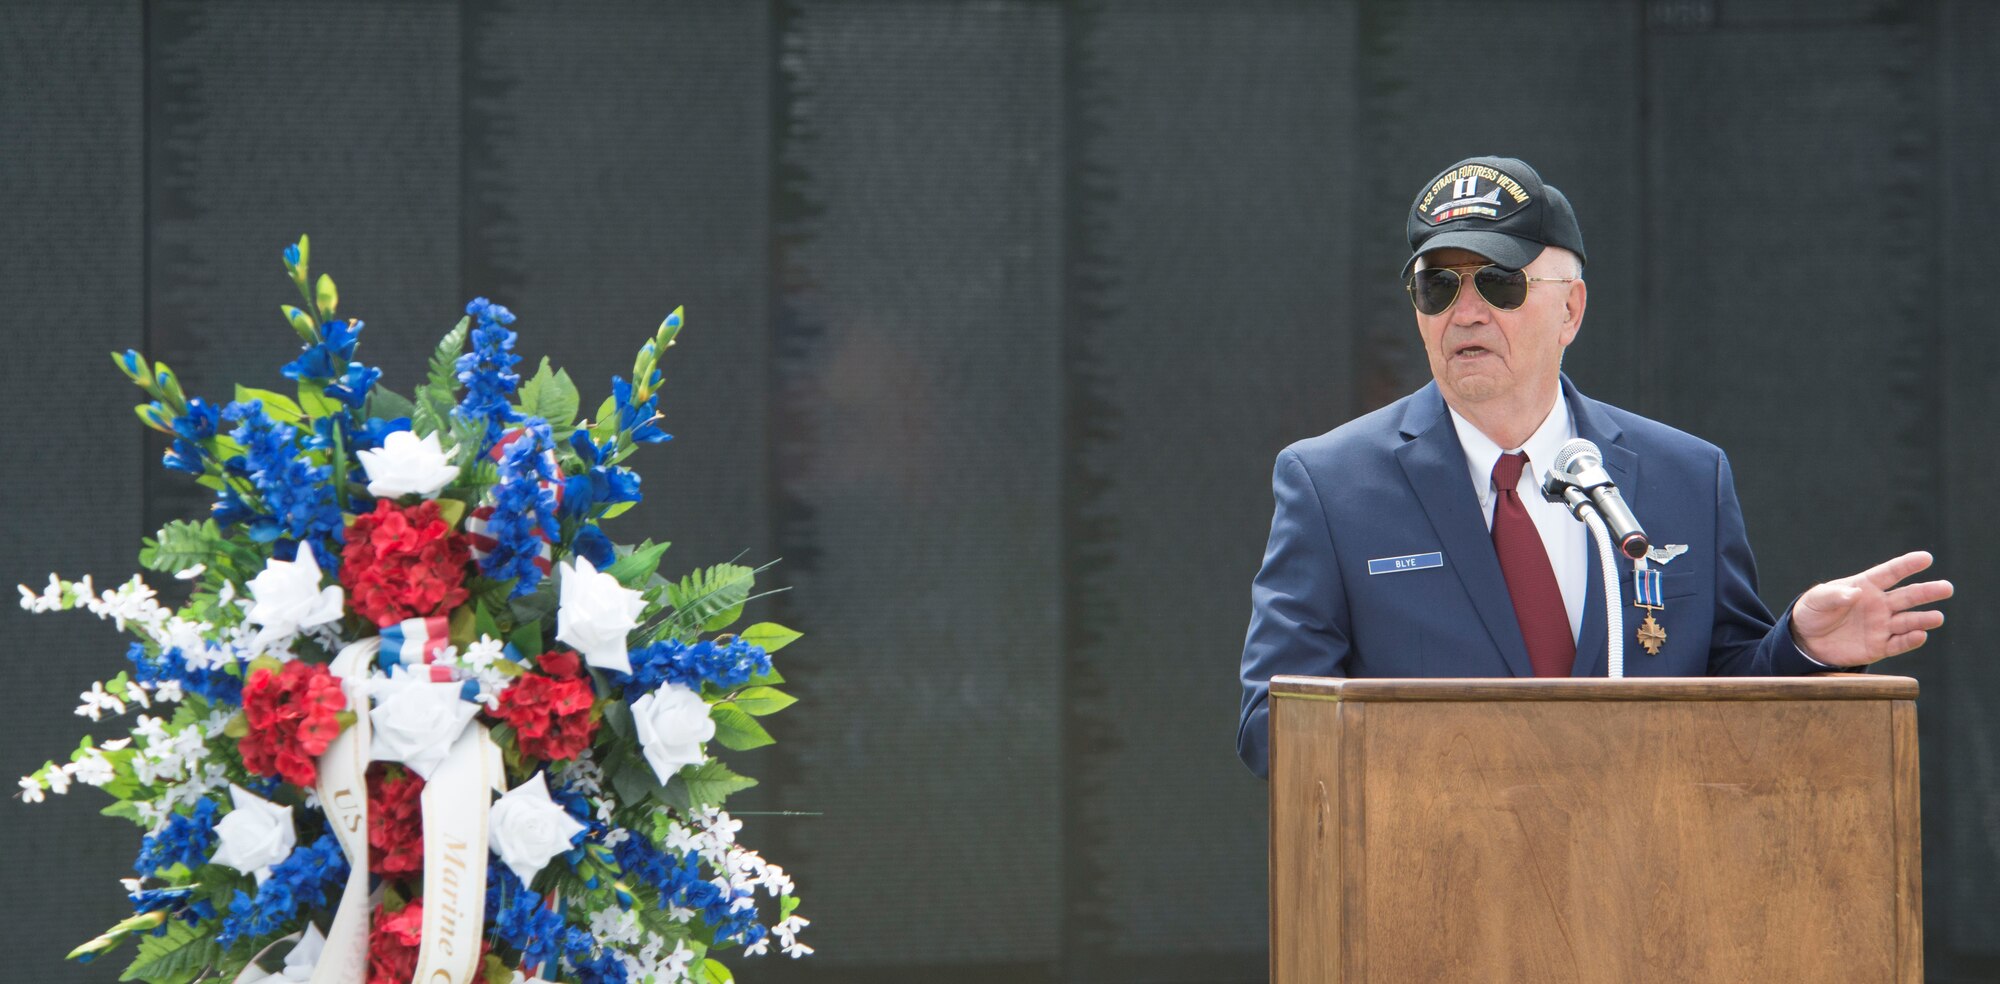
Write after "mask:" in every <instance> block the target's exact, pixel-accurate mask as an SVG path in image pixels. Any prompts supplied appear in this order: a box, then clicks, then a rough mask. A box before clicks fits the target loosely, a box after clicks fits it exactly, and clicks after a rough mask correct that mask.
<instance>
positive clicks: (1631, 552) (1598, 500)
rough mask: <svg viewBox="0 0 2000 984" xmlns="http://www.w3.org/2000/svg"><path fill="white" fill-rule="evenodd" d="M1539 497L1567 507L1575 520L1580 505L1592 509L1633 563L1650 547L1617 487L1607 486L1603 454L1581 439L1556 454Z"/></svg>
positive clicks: (1570, 443) (1607, 479)
mask: <svg viewBox="0 0 2000 984" xmlns="http://www.w3.org/2000/svg"><path fill="white" fill-rule="evenodd" d="M1542 495H1543V497H1545V498H1547V499H1548V500H1549V501H1550V502H1561V503H1563V504H1565V505H1567V506H1568V507H1569V511H1570V513H1571V515H1574V516H1576V518H1577V519H1579V520H1581V519H1582V518H1583V515H1582V509H1583V507H1584V506H1586V505H1592V506H1596V507H1597V512H1598V514H1599V515H1601V516H1603V517H1604V522H1605V525H1607V526H1609V527H1611V538H1612V539H1614V540H1616V541H1618V549H1620V550H1622V551H1624V552H1625V556H1627V557H1631V558H1633V559H1635V560H1636V559H1638V558H1640V557H1644V556H1646V551H1647V549H1649V548H1650V547H1651V544H1650V543H1648V542H1647V540H1646V531H1645V530H1643V529H1641V528H1640V527H1639V520H1638V518H1637V517H1635V516H1633V515H1632V509H1631V507H1629V506H1627V505H1625V497H1624V496H1622V495H1619V494H1618V486H1616V485H1613V484H1612V483H1611V476H1610V475H1609V474H1608V473H1606V472H1605V470H1604V454H1603V452H1601V451H1599V450H1597V445H1595V444H1592V443H1591V442H1590V441H1588V440H1585V439H1584V438H1581V437H1579V438H1577V439H1575V440H1573V441H1571V442H1569V443H1568V444H1565V445H1563V446H1562V450H1560V451H1557V452H1556V460H1555V464H1554V465H1552V466H1550V468H1549V475H1548V480H1547V481H1546V482H1544V483H1543V485H1542Z"/></svg>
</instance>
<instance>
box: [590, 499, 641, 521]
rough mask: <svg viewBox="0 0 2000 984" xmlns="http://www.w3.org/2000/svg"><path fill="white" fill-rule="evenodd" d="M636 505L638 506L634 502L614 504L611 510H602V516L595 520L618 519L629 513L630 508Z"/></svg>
mask: <svg viewBox="0 0 2000 984" xmlns="http://www.w3.org/2000/svg"><path fill="white" fill-rule="evenodd" d="M636 505H638V503H636V502H615V503H612V505H611V508H609V509H606V510H604V515H602V516H599V517H597V518H598V519H617V518H618V517H620V516H623V515H625V514H626V513H627V512H630V511H631V509H632V507H633V506H636Z"/></svg>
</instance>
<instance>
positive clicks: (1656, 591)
mask: <svg viewBox="0 0 2000 984" xmlns="http://www.w3.org/2000/svg"><path fill="white" fill-rule="evenodd" d="M1632 605H1633V607H1636V608H1643V609H1645V610H1646V620H1645V621H1643V622H1641V623H1639V645H1641V646H1644V647H1646V655H1648V656H1658V655H1659V654H1660V647H1661V646H1664V645H1666V644H1667V630H1666V627H1665V626H1662V625H1661V624H1660V622H1659V620H1658V619H1656V618H1654V617H1653V613H1654V612H1659V611H1665V610H1666V607H1667V602H1666V599H1665V598H1664V597H1663V596H1662V595H1661V593H1660V572H1659V570H1658V569H1657V568H1653V567H1647V566H1646V562H1645V561H1644V560H1640V561H1637V562H1635V563H1634V564H1633V565H1632Z"/></svg>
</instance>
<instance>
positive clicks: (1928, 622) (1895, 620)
mask: <svg viewBox="0 0 2000 984" xmlns="http://www.w3.org/2000/svg"><path fill="white" fill-rule="evenodd" d="M1943 624H1944V613H1943V612H1933V611H1924V612H1901V613H1898V614H1896V615H1892V616H1890V617H1889V634H1890V635H1891V636H1898V635H1902V634H1904V633H1907V632H1922V631H1925V630H1928V629H1935V628H1937V627H1938V626H1940V625H1943Z"/></svg>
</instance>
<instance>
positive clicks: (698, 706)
mask: <svg viewBox="0 0 2000 984" xmlns="http://www.w3.org/2000/svg"><path fill="white" fill-rule="evenodd" d="M632 721H633V723H634V724H636V725H638V728H639V745H640V747H641V748H642V749H643V750H644V751H645V753H646V761H647V762H648V763H649V764H651V765H652V767H653V774H654V775H656V776H659V777H660V781H661V782H663V783H664V782H666V781H667V780H668V779H671V778H673V776H674V773H676V772H679V771H681V766H683V765H699V764H701V761H702V759H704V758H706V757H707V756H706V755H704V754H703V753H702V750H701V746H702V743H703V742H705V741H707V740H709V739H710V738H713V737H715V721H714V720H713V719H711V718H710V717H709V716H708V702H706V701H704V700H702V699H701V695H700V694H698V693H695V692H694V691H692V690H689V689H688V688H686V687H683V686H681V685H680V684H678V683H669V684H666V685H664V686H662V687H661V688H660V689H658V690H655V691H653V692H652V693H650V694H647V695H646V696H644V697H641V698H639V699H638V700H635V701H633V702H632Z"/></svg>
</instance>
